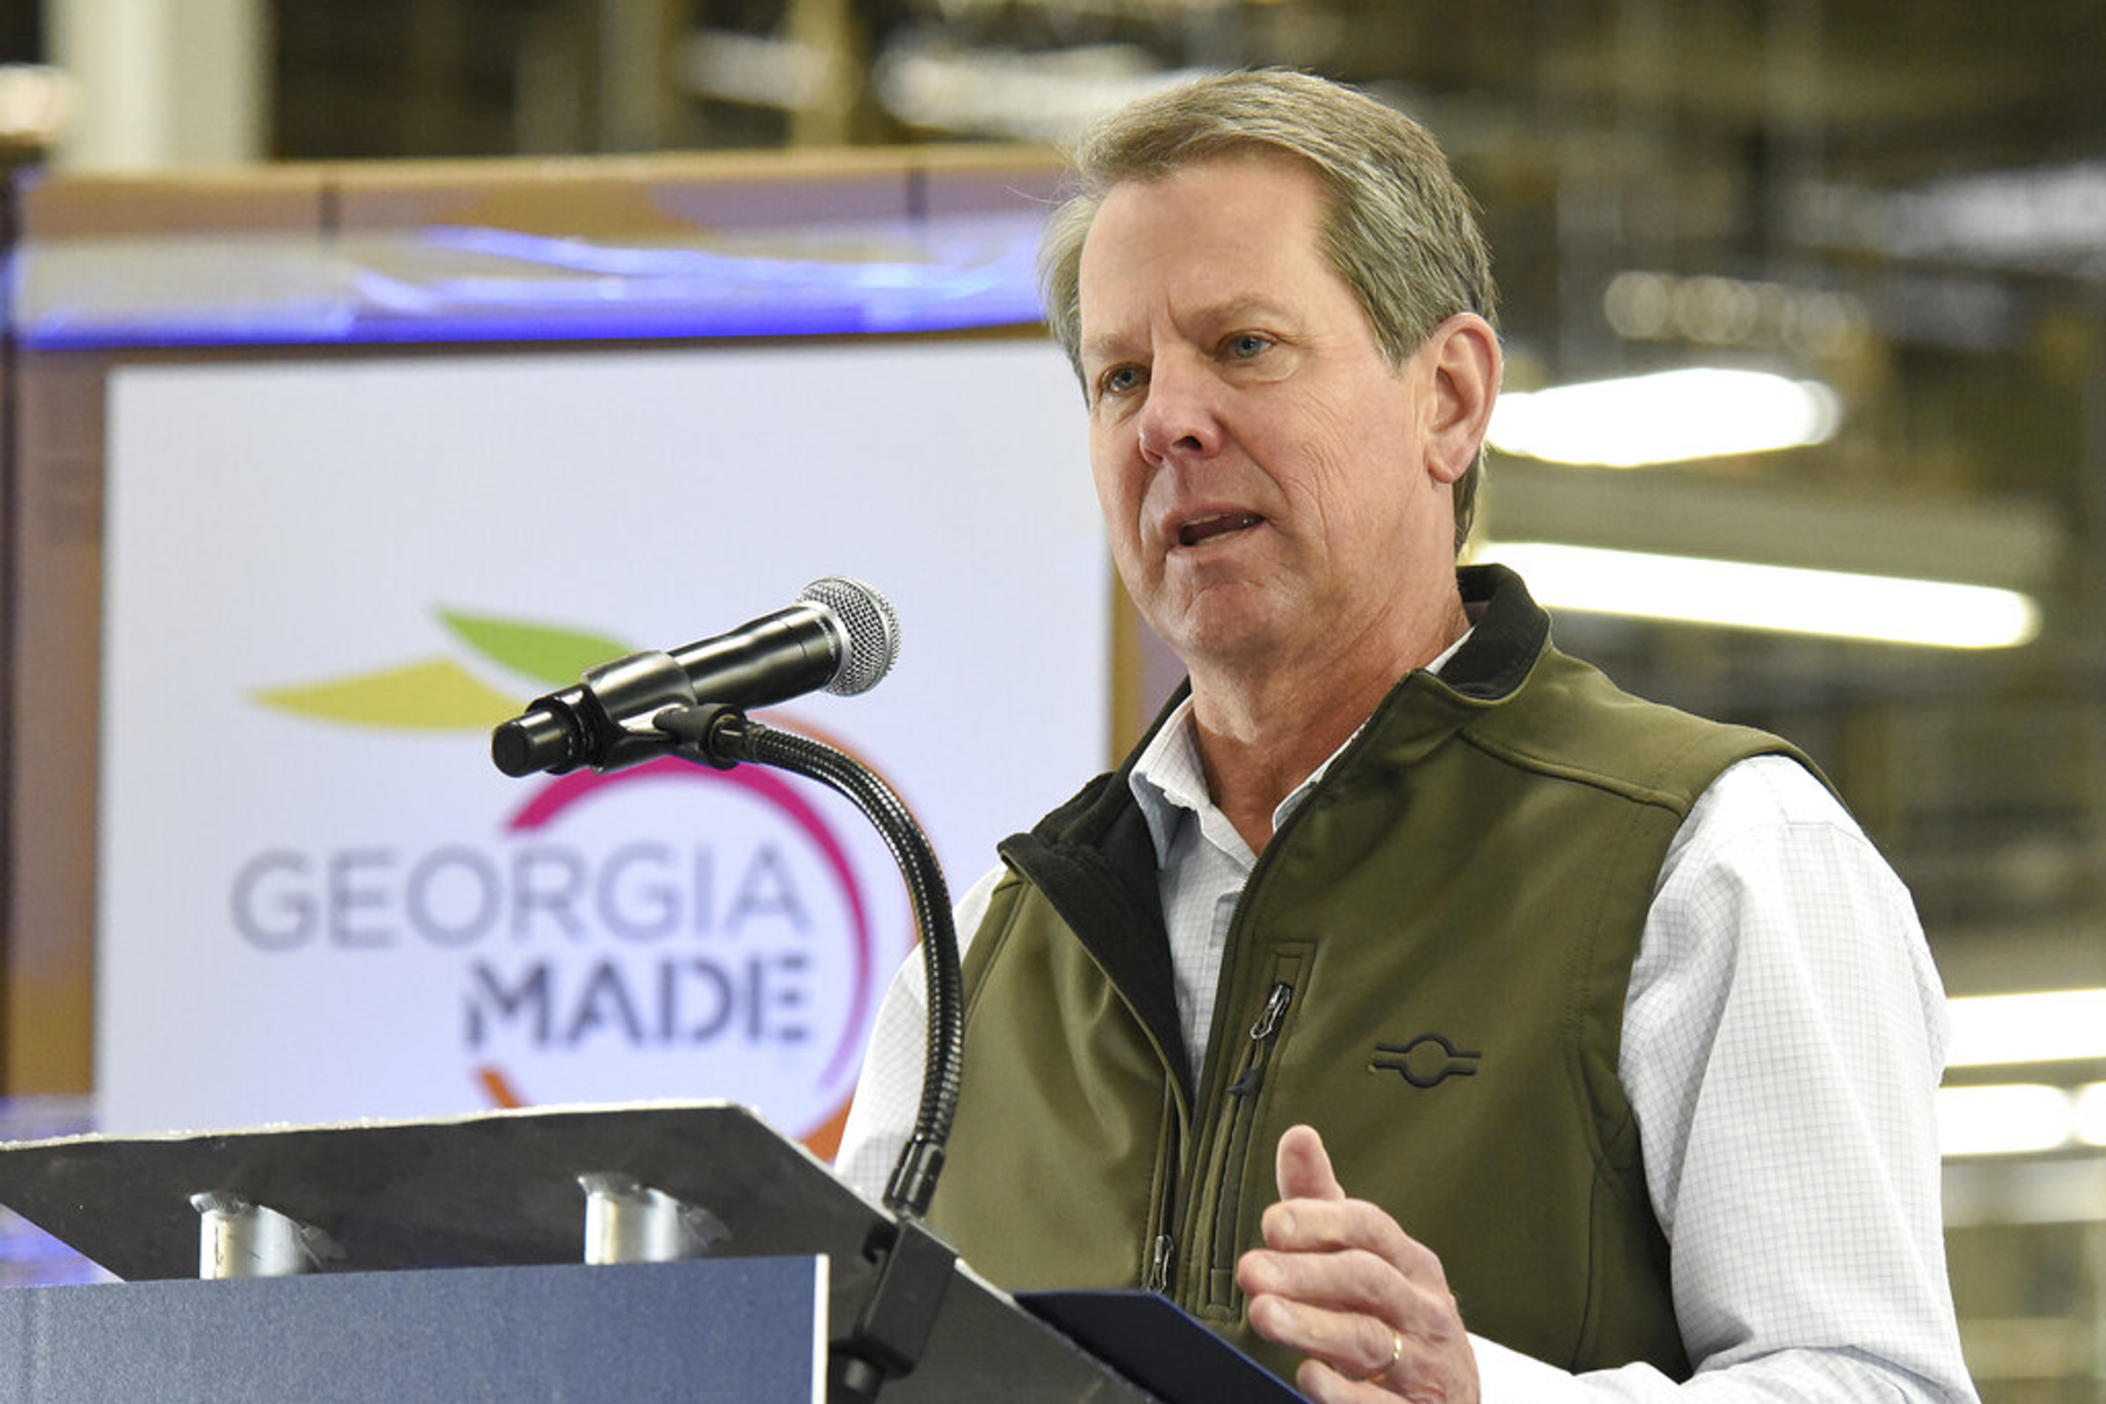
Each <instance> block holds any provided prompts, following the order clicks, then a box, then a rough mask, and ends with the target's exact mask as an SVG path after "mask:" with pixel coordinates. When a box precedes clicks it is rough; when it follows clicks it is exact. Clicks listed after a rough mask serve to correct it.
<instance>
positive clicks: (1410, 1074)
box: [1367, 1033, 1484, 1090]
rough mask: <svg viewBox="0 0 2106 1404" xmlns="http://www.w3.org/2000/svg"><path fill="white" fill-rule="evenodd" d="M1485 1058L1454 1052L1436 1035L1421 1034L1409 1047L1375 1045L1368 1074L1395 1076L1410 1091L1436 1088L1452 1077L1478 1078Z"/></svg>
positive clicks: (1389, 1044) (1464, 1049) (1462, 1050)
mask: <svg viewBox="0 0 2106 1404" xmlns="http://www.w3.org/2000/svg"><path fill="white" fill-rule="evenodd" d="M1483 1056H1484V1055H1483V1054H1481V1053H1473V1052H1471V1051H1470V1050H1469V1049H1466V1048H1457V1047H1456V1046H1455V1045H1454V1044H1452V1043H1450V1042H1449V1041H1448V1040H1447V1039H1446V1038H1444V1037H1442V1036H1441V1035H1440V1034H1437V1033H1429V1034H1420V1035H1419V1036H1418V1037H1417V1038H1415V1039H1413V1040H1412V1041H1411V1042H1409V1043H1378V1044H1376V1045H1375V1060H1374V1061H1373V1062H1371V1063H1369V1064H1368V1065H1367V1066H1368V1071H1369V1072H1383V1071H1386V1072H1394V1073H1396V1074H1397V1075H1398V1076H1399V1077H1401V1078H1403V1079H1404V1080H1405V1081H1406V1082H1408V1083H1410V1084H1411V1085H1412V1086H1413V1087H1417V1088H1420V1089H1422V1090H1423V1089H1425V1088H1428V1087H1438V1086H1440V1085H1441V1084H1442V1083H1443V1082H1446V1081H1447V1080H1448V1079H1449V1078H1451V1077H1475V1076H1477V1060H1478V1059H1480V1058H1482V1057H1483Z"/></svg>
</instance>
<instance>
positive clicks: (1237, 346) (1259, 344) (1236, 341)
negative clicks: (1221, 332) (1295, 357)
mask: <svg viewBox="0 0 2106 1404" xmlns="http://www.w3.org/2000/svg"><path fill="white" fill-rule="evenodd" d="M1271 345H1272V338H1271V337H1267V336H1260V335H1258V334H1257V333H1256V332H1238V333H1237V334H1236V335H1234V336H1232V337H1230V338H1229V339H1228V343H1227V349H1228V353H1229V355H1231V356H1233V357H1235V358H1236V359H1237V360H1239V361H1248V360H1250V359H1251V358H1252V357H1254V356H1262V355H1263V354H1265V352H1266V350H1267V349H1268V348H1269V347H1271Z"/></svg>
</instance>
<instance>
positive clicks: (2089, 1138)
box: [2077, 1082, 2106, 1146]
mask: <svg viewBox="0 0 2106 1404" xmlns="http://www.w3.org/2000/svg"><path fill="white" fill-rule="evenodd" d="M2077 1139H2078V1140H2080V1141H2082V1142H2083V1143H2084V1144H2085V1145H2087V1146H2106V1082H2094V1083H2093V1084H2091V1086H2089V1087H2084V1088H2079V1089H2078V1091H2077Z"/></svg>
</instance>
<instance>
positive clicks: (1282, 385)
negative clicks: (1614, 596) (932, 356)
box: [1080, 152, 1453, 670]
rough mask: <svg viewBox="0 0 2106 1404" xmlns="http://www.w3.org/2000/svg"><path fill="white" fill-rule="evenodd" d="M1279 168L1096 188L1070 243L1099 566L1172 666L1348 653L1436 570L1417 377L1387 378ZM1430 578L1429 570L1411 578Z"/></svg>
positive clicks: (1303, 191)
mask: <svg viewBox="0 0 2106 1404" xmlns="http://www.w3.org/2000/svg"><path fill="white" fill-rule="evenodd" d="M1326 203H1327V197H1326V192H1325V190H1324V188H1323V186H1322V184H1321V183H1320V181H1319V180H1318V178H1317V177H1316V176H1315V174H1314V173H1313V172H1311V171H1310V170H1309V169H1308V168H1306V167H1305V166H1303V165H1302V164H1301V163H1300V162H1298V161H1296V160H1294V159H1292V158H1289V157H1286V156H1283V155H1275V154H1271V153H1262V152H1245V153H1232V154H1229V155H1225V156H1222V157H1220V158H1217V159H1213V160H1209V161H1206V162H1203V163H1201V164H1198V165H1194V166H1190V167H1187V168H1185V169H1183V170H1180V171H1178V172H1176V173H1175V174H1172V175H1169V176H1166V177H1164V178H1162V179H1159V180H1153V181H1147V182H1131V183H1128V184H1125V185H1120V186H1116V187H1114V188H1113V190H1112V191H1111V193H1110V194H1109V195H1108V196H1107V197H1106V198H1105V201H1104V203H1103V206H1102V207H1101V208H1100V210H1099V211H1098V214H1097V218H1096V221H1095V222H1094V224H1092V226H1091V228H1090V233H1089V237H1088V239H1087V241H1086V242H1085V243H1084V245H1083V251H1082V262H1081V269H1080V277H1081V282H1080V292H1081V347H1082V372H1083V379H1084V382H1085V387H1086V390H1087V394H1088V398H1089V405H1090V460H1091V465H1092V467H1093V469H1094V471H1095V476H1096V484H1097V495H1098V499H1099V501H1100V503H1101V504H1102V506H1103V509H1104V517H1105V521H1106V523H1107V525H1108V526H1109V528H1110V533H1111V541H1112V553H1113V556H1114V558H1115V559H1116V561H1117V563H1118V567H1119V573H1120V576H1121V577H1122V578H1123V579H1124V580H1125V582H1126V587H1127V590H1128V591H1129V593H1131V594H1132V596H1133V598H1134V602H1135V604H1136V605H1137V606H1138V607H1139V609H1140V611H1141V613H1142V615H1143V616H1144V617H1145V618H1146V619H1147V620H1148V622H1149V623H1150V624H1151V625H1152V626H1153V627H1154V628H1155V630H1156V632H1157V633H1159V634H1161V635H1162V637H1163V638H1164V640H1165V641H1166V642H1168V643H1169V644H1170V645H1171V647H1172V648H1173V649H1175V650H1176V651H1177V653H1178V654H1179V656H1180V657H1181V658H1183V659H1184V660H1185V662H1186V664H1187V665H1188V666H1192V667H1194V668H1195V670H1196V669H1198V668H1199V667H1201V666H1202V665H1203V664H1208V663H1218V664H1221V665H1224V666H1230V667H1234V666H1238V665H1243V666H1251V665H1277V664H1280V663H1286V662H1290V661H1293V660H1295V659H1296V658H1303V659H1310V658H1317V657H1320V656H1321V655H1322V654H1323V653H1324V652H1325V651H1327V650H1342V649H1346V648H1355V647H1367V646H1371V645H1374V644H1376V643H1378V641H1380V640H1381V639H1382V638H1383V637H1384V633H1383V631H1384V630H1385V629H1390V628H1392V626H1394V625H1395V624H1396V621H1397V619H1398V618H1399V611H1400V606H1403V605H1404V602H1405V601H1406V600H1407V599H1408V598H1409V592H1410V591H1411V590H1412V589H1413V588H1414V587H1416V588H1417V589H1418V590H1419V591H1421V592H1423V591H1424V590H1425V589H1426V588H1427V582H1428V581H1429V580H1436V581H1437V580H1443V579H1444V580H1446V581H1447V584H1448V588H1449V589H1451V590H1452V588H1453V577H1452V575H1451V574H1450V564H1451V561H1452V546H1453V525H1452V523H1453V517H1452V515H1451V512H1452V508H1451V505H1450V501H1449V496H1448V487H1447V483H1446V481H1445V480H1437V479H1436V477H1435V476H1434V475H1431V474H1429V472H1428V471H1427V469H1426V466H1425V459H1426V455H1425V453H1424V452H1423V446H1424V440H1425V425H1426V423H1427V416H1428V413H1429V406H1428V404H1427V401H1428V398H1429V391H1430V387H1431V385H1432V379H1431V376H1430V374H1429V373H1428V371H1427V368H1426V367H1425V366H1423V365H1421V364H1420V361H1421V359H1422V356H1416V355H1415V356H1414V357H1413V358H1412V360H1410V361H1407V362H1406V363H1405V365H1404V366H1403V367H1401V368H1398V369H1392V368H1391V366H1390V365H1389V364H1388V363H1387V362H1386V361H1385V360H1384V359H1383V357H1382V354H1381V351H1380V349H1379V348H1378V346H1377V345H1376V342H1375V336H1374V330H1373V328H1372V327H1371V326H1370V325H1369V323H1368V320H1367V316H1366V314H1365V313H1364V312H1363V311H1362V309H1361V307H1360V303H1359V301H1358V299H1357V298H1355V296H1354V295H1353V292H1352V290H1351V289H1350V288H1348V287H1347V285H1346V283H1345V282H1344V280H1343V279H1341V278H1340V277H1339V276H1338V274H1337V273H1336V272H1335V271H1334V270H1333V269H1332V267H1331V266H1330V264H1329V263H1328V262H1326V260H1325V259H1324V257H1323V256H1322V254H1321V253H1320V251H1319V245H1318V231H1319V227H1320V224H1321V221H1322V217H1323V215H1324V212H1325V209H1326ZM1429 566H1430V567H1431V573H1430V574H1429Z"/></svg>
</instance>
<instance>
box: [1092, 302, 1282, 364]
mask: <svg viewBox="0 0 2106 1404" xmlns="http://www.w3.org/2000/svg"><path fill="white" fill-rule="evenodd" d="M1178 320H1179V321H1181V322H1197V323H1198V324H1199V325H1201V326H1216V327H1218V326H1221V325H1223V324H1227V325H1231V326H1234V325H1238V324H1241V323H1244V322H1249V321H1257V322H1260V323H1271V324H1275V325H1277V324H1279V323H1282V322H1291V321H1292V320H1293V318H1292V317H1291V316H1289V315H1288V312H1287V310H1286V309H1285V308H1284V307H1282V306H1281V305H1280V304H1279V303H1277V302H1274V301H1272V300H1271V299H1269V298H1266V297H1262V296H1260V295H1258V294H1256V293H1243V294H1238V295H1237V296H1235V297H1226V298H1223V299H1221V300H1220V301H1219V302H1210V303H1208V304H1206V305H1205V306H1203V307H1199V308H1195V309H1194V310H1192V311H1190V312H1187V313H1185V314H1183V315H1182V316H1180V317H1179V318H1178ZM1127 344H1128V338H1127V337H1126V336H1125V335H1124V334H1123V333H1120V332H1104V333H1100V334H1098V335H1096V336H1092V337H1085V338H1084V339H1083V340H1082V343H1081V346H1080V348H1079V349H1080V350H1081V353H1082V358H1083V359H1084V360H1086V361H1088V360H1099V359H1112V358H1114V357H1116V356H1118V355H1119V354H1120V353H1121V352H1122V351H1123V350H1124V349H1125V347H1126V346H1127Z"/></svg>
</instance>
